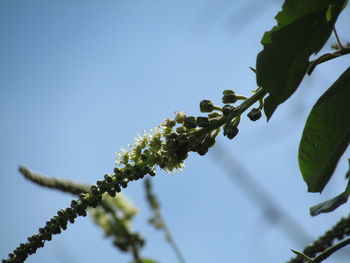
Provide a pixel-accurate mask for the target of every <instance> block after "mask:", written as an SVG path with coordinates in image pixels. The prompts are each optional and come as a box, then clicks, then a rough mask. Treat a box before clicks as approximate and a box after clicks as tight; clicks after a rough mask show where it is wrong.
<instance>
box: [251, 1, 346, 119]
mask: <svg viewBox="0 0 350 263" xmlns="http://www.w3.org/2000/svg"><path fill="white" fill-rule="evenodd" d="M345 2H346V1H345V0H338V1H335V0H314V1H304V0H286V1H285V2H284V4H283V7H282V11H281V12H279V13H278V14H277V16H276V17H275V18H276V20H277V22H278V25H277V26H275V27H274V28H273V29H272V30H271V31H269V32H265V34H264V36H263V38H262V40H261V43H262V44H263V45H264V49H263V51H261V52H260V53H259V54H258V56H257V61H256V70H257V84H258V86H259V87H262V88H264V89H265V90H266V91H267V92H268V93H269V96H268V97H267V98H266V99H265V107H264V110H265V114H266V116H267V119H270V117H271V115H272V114H273V112H274V111H275V110H276V108H277V107H278V105H279V104H281V103H283V102H284V101H286V100H287V99H288V98H289V97H290V96H291V95H292V94H293V93H294V91H295V90H296V89H297V88H298V86H299V84H300V82H301V81H302V79H303V77H304V75H305V73H306V71H307V69H308V66H309V60H308V59H309V56H310V55H311V54H313V53H317V52H318V51H320V49H321V48H322V47H323V45H324V44H325V42H326V41H327V39H328V38H329V36H330V34H331V33H332V29H333V26H334V24H335V22H336V20H337V18H338V15H339V13H340V12H341V10H342V8H343V6H344V4H345Z"/></svg>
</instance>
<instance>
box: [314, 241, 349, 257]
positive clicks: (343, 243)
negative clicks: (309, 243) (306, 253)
mask: <svg viewBox="0 0 350 263" xmlns="http://www.w3.org/2000/svg"><path fill="white" fill-rule="evenodd" d="M349 244H350V238H348V239H345V240H343V241H341V242H339V243H337V244H336V245H334V246H332V247H330V248H328V249H326V250H325V251H323V252H322V253H321V254H320V255H319V256H317V257H316V258H315V259H313V262H314V263H320V262H322V261H323V260H325V259H327V258H328V257H329V256H330V255H332V254H333V253H334V252H336V251H338V250H339V249H341V248H343V247H345V246H347V245H349Z"/></svg>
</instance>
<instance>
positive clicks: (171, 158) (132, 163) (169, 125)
mask: <svg viewBox="0 0 350 263" xmlns="http://www.w3.org/2000/svg"><path fill="white" fill-rule="evenodd" d="M265 95H266V91H264V90H263V89H261V88H260V89H258V90H257V91H256V92H255V93H254V94H253V95H252V96H251V97H250V98H247V97H244V96H240V95H237V94H235V92H234V91H232V90H225V91H224V92H223V97H222V102H223V103H224V104H225V105H224V106H223V107H218V106H215V105H214V104H213V103H212V102H211V101H210V100H202V101H201V102H200V111H201V112H202V113H207V116H199V117H194V116H186V115H185V113H183V112H176V113H175V118H174V119H165V120H164V121H163V122H162V124H161V125H160V126H159V127H158V128H156V129H154V130H153V131H151V134H145V135H144V136H143V137H141V136H139V137H138V138H136V140H135V142H134V144H132V145H130V148H131V150H130V151H125V150H123V151H122V153H120V154H118V158H117V167H116V168H115V169H114V173H113V174H106V175H105V176H104V180H100V181H97V183H96V185H92V186H91V187H90V191H89V193H81V194H79V198H78V199H77V200H73V201H72V202H71V205H70V207H68V208H66V209H61V210H59V211H58V212H57V215H55V216H54V217H53V218H51V219H50V220H49V221H47V222H46V225H45V227H42V228H40V229H39V232H38V233H37V234H34V235H32V236H31V237H29V238H28V242H27V243H21V244H20V245H19V246H18V247H17V248H16V249H15V250H14V251H13V252H12V253H10V254H9V258H8V259H4V260H3V261H2V262H3V263H8V262H23V261H25V260H26V259H27V257H28V255H31V254H34V253H35V252H36V250H37V249H38V248H40V247H43V246H44V243H45V242H46V241H49V240H51V238H52V235H55V234H60V233H61V231H62V230H65V229H66V228H67V224H68V222H70V223H74V221H75V219H76V218H77V216H86V214H87V213H86V211H87V208H88V207H94V208H95V207H96V206H97V205H98V204H99V203H100V202H101V200H102V195H103V194H105V193H108V195H110V196H112V197H114V196H115V195H116V194H117V193H119V192H120V191H121V189H122V188H126V187H127V185H128V183H129V182H131V181H135V180H138V179H142V178H143V177H144V176H145V175H147V174H149V175H151V176H154V175H155V169H156V167H157V166H159V167H160V168H161V169H163V170H165V171H167V172H170V173H171V172H173V171H175V170H178V169H182V168H183V167H184V160H185V159H186V158H187V156H188V153H189V152H191V151H192V152H196V153H198V154H199V155H205V154H206V153H207V152H208V149H209V148H210V147H212V146H213V145H214V144H215V138H216V136H217V135H218V133H219V132H220V129H221V127H222V128H223V134H224V136H226V137H227V138H229V139H233V138H234V137H235V136H236V135H237V134H238V131H239V129H238V125H239V122H240V120H241V114H242V113H243V112H244V111H245V110H246V109H248V108H249V107H250V106H252V105H253V104H255V103H256V102H259V107H258V108H253V109H252V110H251V111H250V112H249V113H248V117H249V118H250V119H251V120H252V121H255V120H257V119H259V118H260V117H261V109H262V108H263V104H262V98H263V97H264V96H265ZM237 101H243V102H242V103H241V104H240V105H239V106H237V107H235V106H233V105H232V104H234V103H236V102H237ZM134 241H135V242H136V243H137V242H139V243H140V244H138V245H139V246H142V245H143V240H141V239H139V240H138V239H137V238H136V240H133V242H134ZM128 242H129V241H128ZM123 248H125V247H123Z"/></svg>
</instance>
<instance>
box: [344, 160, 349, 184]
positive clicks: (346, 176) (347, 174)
mask: <svg viewBox="0 0 350 263" xmlns="http://www.w3.org/2000/svg"><path fill="white" fill-rule="evenodd" d="M348 162H349V170H348V171H347V173H346V174H345V178H347V179H349V178H350V158H349V159H348Z"/></svg>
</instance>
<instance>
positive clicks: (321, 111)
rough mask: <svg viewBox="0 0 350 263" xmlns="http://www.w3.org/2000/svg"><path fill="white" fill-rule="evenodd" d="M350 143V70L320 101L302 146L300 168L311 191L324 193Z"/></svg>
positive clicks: (312, 111)
mask: <svg viewBox="0 0 350 263" xmlns="http://www.w3.org/2000/svg"><path fill="white" fill-rule="evenodd" d="M349 142H350V67H349V68H348V69H347V70H346V71H345V72H344V73H343V74H342V75H341V76H340V77H339V79H338V80H337V81H336V82H335V83H333V85H332V86H331V87H330V88H329V89H328V90H327V91H326V92H325V93H324V94H323V95H322V96H321V97H320V98H319V99H318V101H317V103H316V104H315V105H314V107H313V108H312V110H311V112H310V114H309V117H308V119H307V121H306V124H305V127H304V131H303V135H302V138H301V141H300V145H299V156H298V158H299V167H300V171H301V173H302V175H303V178H304V181H305V182H306V183H307V185H308V191H309V192H321V191H322V190H323V188H324V187H325V186H326V184H327V183H328V181H329V179H330V178H331V176H332V174H333V172H334V169H335V167H336V165H337V163H338V161H339V158H340V157H341V156H342V154H343V153H344V151H345V150H346V148H347V146H348V145H349Z"/></svg>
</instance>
